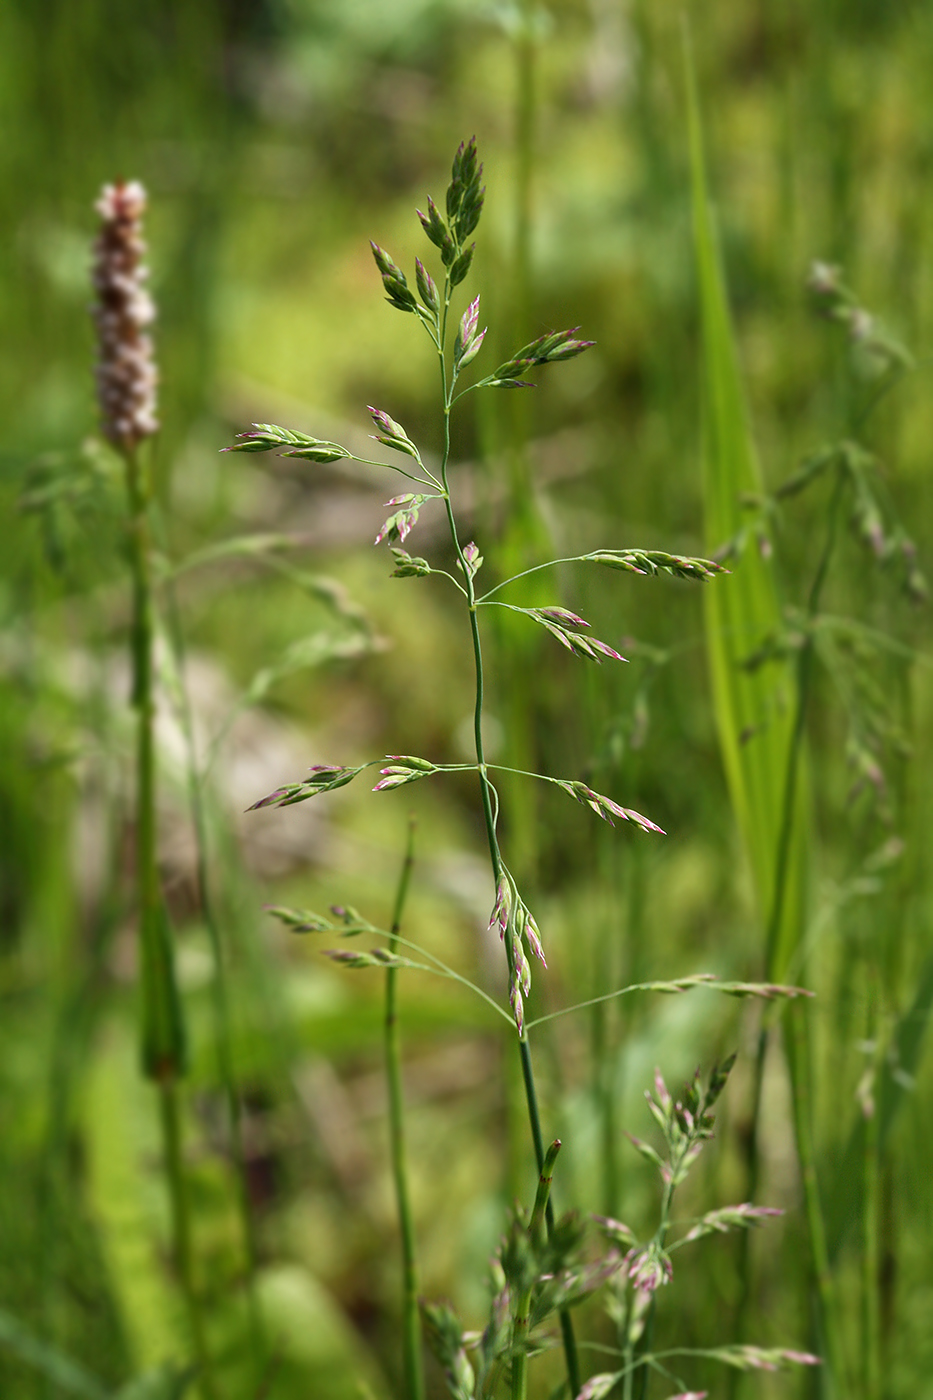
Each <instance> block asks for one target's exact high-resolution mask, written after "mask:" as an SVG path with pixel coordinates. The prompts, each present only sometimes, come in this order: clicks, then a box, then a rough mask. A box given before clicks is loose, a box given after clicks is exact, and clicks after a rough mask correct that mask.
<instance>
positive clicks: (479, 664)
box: [437, 272, 580, 1395]
mask: <svg viewBox="0 0 933 1400" xmlns="http://www.w3.org/2000/svg"><path fill="white" fill-rule="evenodd" d="M451 291H452V287H451V282H450V273H449V272H448V274H447V277H446V279H445V287H444V310H443V313H442V320H441V330H440V335H439V338H438V342H437V346H438V361H439V369H440V377H441V394H442V401H443V405H444V448H443V454H442V457H441V480H442V482H443V488H444V494H443V500H444V507H445V510H446V513H447V524H448V528H449V530H450V538H451V542H452V544H453V547H454V551H455V553H456V556H457V559H458V562H459V564H460V569H461V572H462V573H463V577H464V579H465V581H466V590H467V608H468V611H469V617H470V637H471V640H472V643H473V661H474V672H475V699H474V707H473V741H474V746H475V751H476V763H477V768H478V770H479V785H480V799H481V802H482V807H483V819H484V823H485V827H486V840H487V843H488V846H489V859H490V864H491V867H492V875H493V883H494V885H495V886H496V887H498V884H499V880H500V878H501V876H502V856H501V854H500V851H499V842H498V838H497V835H496V814H495V813H494V810H493V806H494V799H495V789H494V788H493V786H492V783H491V782H490V781H489V777H488V773H487V766H486V754H485V748H484V744H483V703H484V692H485V677H484V672H483V649H482V643H481V639H480V631H479V619H478V617H477V614H476V591H475V588H474V580H473V571H472V569H471V568H470V565H469V562H468V561H467V558H466V556H465V554H464V552H463V548H462V546H461V544H460V539H459V536H458V533H457V521H456V517H455V516H454V511H453V506H452V504H451V500H450V489H449V486H448V481H447V468H448V463H449V459H450V410H451V389H452V386H450V387H448V379H447V363H446V360H445V357H444V343H445V331H446V324H447V316H448V311H449V307H450V296H451ZM495 806H496V807H498V801H497V800H495ZM505 952H506V960H507V964H508V973H509V979H510V984H511V980H512V979H513V978H514V975H515V967H514V958H513V954H512V949H511V945H510V942H509V940H508V939H506V940H505ZM518 1048H519V1057H520V1060H521V1067H522V1082H523V1084H524V1087H525V1104H526V1108H527V1112H528V1124H529V1129H530V1132H531V1140H532V1144H533V1146H534V1153H535V1163H536V1165H537V1169H538V1172H539V1173H540V1172H541V1171H542V1170H543V1167H544V1139H543V1134H542V1132H541V1118H540V1114H539V1111H538V1097H537V1091H536V1088H535V1079H534V1069H533V1066H532V1062H531V1047H530V1046H529V1044H528V1036H527V1031H524V1030H523V1031H522V1032H520V1034H519V1037H518ZM545 1218H546V1223H547V1229H548V1234H549V1235H550V1234H551V1232H552V1231H553V1228H554V1209H553V1205H552V1204H551V1200H550V1197H548V1202H547V1210H546V1217H545ZM560 1328H561V1338H562V1341H563V1347H564V1357H565V1361H566V1366H567V1379H568V1382H569V1384H570V1392H571V1394H572V1395H576V1394H577V1393H578V1391H579V1389H580V1368H579V1363H578V1361H577V1352H576V1342H575V1339H574V1333H573V1323H572V1321H571V1318H570V1314H569V1312H567V1311H566V1310H562V1311H561V1313H560Z"/></svg>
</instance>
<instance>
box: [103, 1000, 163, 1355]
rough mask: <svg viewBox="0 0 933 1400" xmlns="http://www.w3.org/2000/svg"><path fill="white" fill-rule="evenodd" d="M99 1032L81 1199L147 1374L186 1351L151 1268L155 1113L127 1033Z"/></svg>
mask: <svg viewBox="0 0 933 1400" xmlns="http://www.w3.org/2000/svg"><path fill="white" fill-rule="evenodd" d="M106 1030H107V1034H106V1035H105V1036H104V1037H102V1039H101V1042H100V1049H99V1052H98V1053H97V1055H96V1057H95V1059H94V1061H93V1063H92V1064H91V1065H89V1066H88V1075H87V1088H86V1094H85V1099H84V1104H85V1114H84V1141H85V1145H86V1151H87V1191H88V1199H89V1205H90V1208H91V1212H92V1214H93V1216H94V1219H95V1221H96V1224H97V1228H98V1233H99V1238H100V1243H101V1251H102V1254H103V1257H104V1260H105V1262H106V1265H107V1272H108V1275H109V1278H110V1283H111V1287H112V1289H113V1293H114V1298H115V1301H116V1304H117V1307H118V1309H119V1313H120V1317H121V1321H122V1324H123V1329H124V1332H125V1335H126V1339H127V1343H128V1345H129V1349H130V1352H131V1355H132V1358H133V1360H134V1361H135V1363H136V1364H137V1365H138V1366H140V1367H141V1368H145V1369H154V1368H156V1367H158V1366H161V1365H164V1364H165V1362H166V1361H167V1360H168V1359H169V1358H172V1357H182V1356H184V1355H185V1352H186V1350H187V1347H186V1345H185V1342H184V1332H183V1327H182V1324H181V1317H180V1314H179V1311H178V1302H177V1300H176V1298H175V1297H174V1296H173V1290H172V1285H171V1283H170V1280H169V1278H168V1275H167V1273H165V1272H164V1271H163V1270H162V1268H161V1267H160V1262H159V1261H160V1257H161V1256H162V1253H163V1250H164V1248H165V1243H166V1239H167V1236H168V1201H167V1195H166V1188H165V1183H164V1181H163V1180H161V1179H160V1176H159V1172H158V1169H157V1166H155V1165H152V1164H157V1163H158V1158H159V1154H158V1147H157V1140H158V1128H157V1118H156V1110H155V1105H154V1102H153V1095H152V1092H151V1090H148V1089H147V1088H146V1087H145V1086H144V1085H143V1084H142V1083H141V1081H140V1079H139V1072H138V1063H137V1057H136V1053H135V1049H134V1044H133V1036H132V1034H131V1033H130V1032H129V1031H128V1030H127V1029H126V1028H124V1027H123V1026H121V1025H119V1024H117V1023H116V1022H112V1023H111V1024H110V1025H109V1026H108V1027H107V1028H106ZM147 1165H148V1166H151V1168H152V1169H151V1170H149V1169H146V1168H147Z"/></svg>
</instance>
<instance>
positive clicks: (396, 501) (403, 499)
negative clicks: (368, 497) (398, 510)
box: [385, 491, 412, 506]
mask: <svg viewBox="0 0 933 1400" xmlns="http://www.w3.org/2000/svg"><path fill="white" fill-rule="evenodd" d="M411 499H412V494H411V492H410V491H406V492H405V494H404V496H393V497H392V499H391V501H386V502H385V504H386V505H387V506H403V505H405V504H407V502H408V501H410V500H411Z"/></svg>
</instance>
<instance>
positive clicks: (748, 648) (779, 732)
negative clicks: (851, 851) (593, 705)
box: [686, 49, 807, 978]
mask: <svg viewBox="0 0 933 1400" xmlns="http://www.w3.org/2000/svg"><path fill="white" fill-rule="evenodd" d="M686 69H687V86H688V96H689V132H690V163H691V173H692V187H693V233H694V245H695V251H696V260H697V279H698V290H699V301H700V327H701V342H702V352H703V353H702V386H701V400H702V412H703V431H702V476H703V503H704V517H705V520H704V534H705V543H706V546H707V548H709V549H710V550H711V551H715V550H717V549H719V548H720V547H721V546H722V545H723V544H725V543H726V542H728V541H731V540H735V539H736V538H738V537H740V536H741V535H742V527H743V507H742V498H743V497H748V496H752V497H760V496H761V494H762V483H761V474H760V471H759V467H758V461H757V458H756V454H755V448H754V444H753V441H752V436H751V431H750V428H749V423H748V413H747V408H746V403H745V393H744V389H743V385H742V376H741V372H740V369H739V354H738V346H737V343H736V337H735V333H734V330H733V326H732V319H731V315H730V310H729V302H728V293H727V287H726V280H725V274H724V271H723V267H722V259H721V255H720V250H719V245H718V240H717V234H716V227H715V222H714V218H713V213H712V210H711V208H710V203H709V193H708V188H707V181H706V169H705V162H704V155H703V142H702V131H701V126H700V114H699V105H698V101H697V94H696V87H695V83H694V78H693V70H692V66H691V61H690V54H689V49H688V51H687V55H686ZM732 569H733V572H732V575H731V577H728V578H720V579H719V580H718V581H717V584H716V587H715V588H709V589H706V590H704V594H703V605H704V616H705V621H706V640H707V653H708V656H709V665H710V672H711V677H712V687H713V700H714V706H715V714H716V725H717V729H718V732H719V743H720V747H721V749H722V754H723V762H724V765H725V769H726V776H727V780H728V784H729V792H730V795H731V798H732V803H733V807H734V809H735V813H736V817H737V820H738V824H739V827H740V830H741V833H742V838H743V842H744V844H745V848H746V850H747V852H748V856H749V859H750V862H751V866H752V871H753V875H754V881H755V888H756V892H757V897H758V903H759V908H760V911H761V915H762V919H763V921H764V922H765V923H767V922H768V920H769V919H770V917H771V911H772V907H773V903H774V898H775V877H776V871H777V866H778V863H779V862H778V855H777V853H778V849H779V841H780V832H781V824H782V811H783V808H784V793H785V786H786V774H787V755H788V752H789V749H790V744H791V734H792V725H793V711H794V685H793V678H792V673H791V670H790V666H789V663H788V662H787V661H783V662H780V663H776V664H774V665H771V666H768V667H765V668H762V669H761V670H759V671H754V672H750V671H748V670H747V669H746V668H744V667H743V666H742V662H743V660H744V659H745V658H746V657H747V656H748V655H749V654H751V653H752V652H754V651H755V649H756V648H757V647H759V646H760V645H761V643H762V640H763V639H764V638H765V637H766V636H768V635H769V634H771V633H774V632H776V631H777V630H778V629H779V628H780V626H781V611H780V606H779V600H778V591H777V586H776V582H775V577H774V570H773V566H772V563H771V559H770V558H769V557H767V555H766V552H763V551H760V550H757V549H755V548H754V547H752V546H751V544H747V545H746V547H745V548H744V549H743V551H742V553H741V555H740V557H738V558H736V559H735V560H734V562H733V564H732ZM805 792H806V784H805V783H802V782H800V783H798V785H797V796H796V801H795V804H794V810H793V814H792V820H791V827H790V836H789V845H788V852H787V859H786V863H785V872H784V894H783V901H782V910H781V919H780V923H779V926H778V927H777V928H776V930H775V936H774V938H773V939H772V944H771V947H770V949H769V957H768V964H767V967H766V969H765V970H766V973H767V976H768V977H773V978H779V977H780V975H781V973H782V972H783V971H784V970H785V969H786V967H787V962H788V958H789V956H790V954H791V952H792V950H793V946H794V943H795V941H796V939H797V937H798V934H799V930H800V929H801V928H802V926H803V919H802V917H801V914H802V910H803V904H804V900H805V895H806V866H807V862H806V810H807V804H806V796H805Z"/></svg>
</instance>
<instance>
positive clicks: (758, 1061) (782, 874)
mask: <svg viewBox="0 0 933 1400" xmlns="http://www.w3.org/2000/svg"><path fill="white" fill-rule="evenodd" d="M844 488H845V473H844V471H843V469H842V465H841V464H840V465H839V466H838V467H837V470H836V479H835V482H834V484H833V488H832V493H831V495H830V500H829V506H828V509H827V523H826V539H825V542H824V546H823V552H822V554H821V556H820V559H819V563H818V565H817V569H816V573H815V575H814V578H813V582H812V584H811V586H810V593H809V597H808V599H807V612H806V617H807V622H808V623H809V624H812V623H813V622H814V621H815V619H816V617H817V614H818V613H819V608H820V601H821V599H822V594H823V588H824V585H825V583H826V577H827V573H828V571H829V566H830V562H831V560H832V556H833V553H834V550H835V546H836V536H837V530H838V523H839V513H840V507H841V504H842V496H843V491H844ZM812 678H813V633H812V626H810V627H807V628H805V635H804V638H803V642H802V645H801V647H800V651H799V653H798V658H797V676H796V681H797V683H796V694H795V708H794V720H793V726H792V728H791V734H790V741H789V745H788V751H787V768H786V773H785V777H784V795H783V801H782V804H781V820H780V826H779V828H778V842H777V850H776V852H775V860H774V885H773V895H772V904H771V911H770V914H769V917H768V924H767V930H766V942H765V975H766V976H768V977H770V976H773V975H774V974H775V965H776V962H777V956H778V942H779V938H780V931H781V927H782V924H783V922H784V912H785V898H786V891H787V885H788V864H789V861H790V858H791V851H792V849H793V842H794V839H795V826H796V820H795V814H796V813H797V812H798V810H799V802H798V776H799V773H800V767H801V763H802V761H803V748H804V741H805V738H806V729H807V718H808V711H809V703H810V691H811V685H812ZM803 972H804V969H803V968H802V967H801V968H800V969H799V975H801V976H802V975H803ZM795 1014H798V1013H795ZM805 1014H806V1013H805V1012H803V1011H801V1012H799V1015H805ZM785 1026H786V1027H787V1031H788V1041H787V1053H788V1057H789V1063H790V1066H791V1076H792V1080H793V1082H794V1083H795V1085H796V1086H797V1088H796V1090H795V1093H796V1092H799V1093H800V1094H801V1095H802V1096H803V1097H805V1098H806V1100H807V1102H809V1100H810V1097H811V1095H812V1082H811V1080H810V1074H811V1063H810V1056H809V1052H808V1046H807V1043H805V1040H804V1038H803V1037H802V1035H801V1033H800V1031H799V1028H798V1027H797V1026H796V1024H795V1025H794V1027H792V1028H791V1027H788V1026H787V1022H786V1021H785ZM769 1030H770V1027H769V1025H768V1018H767V1017H765V1020H764V1024H763V1025H762V1029H761V1031H760V1032H759V1036H758V1050H757V1054H756V1057H755V1073H754V1082H753V1088H752V1114H751V1123H750V1130H749V1141H748V1151H747V1162H746V1169H747V1173H748V1199H749V1200H754V1199H755V1198H756V1192H757V1188H758V1177H759V1171H760V1146H761V1144H760V1131H759V1130H760V1123H761V1108H762V1094H763V1086H764V1071H765V1061H766V1058H767V1049H768V1039H769ZM794 1108H795V1116H794V1123H795V1130H796V1134H797V1151H798V1155H799V1157H800V1168H801V1179H802V1182H803V1189H804V1196H805V1199H806V1213H807V1225H808V1230H809V1236H810V1250H811V1257H812V1262H813V1272H814V1278H815V1280H816V1285H817V1292H818V1295H819V1298H820V1305H821V1312H822V1325H823V1330H824V1335H825V1337H826V1347H827V1353H828V1355H829V1359H830V1365H831V1369H832V1370H833V1373H834V1376H835V1382H836V1384H839V1383H841V1372H839V1370H838V1363H839V1362H840V1361H841V1357H842V1350H841V1342H840V1338H839V1327H838V1318H837V1316H836V1313H837V1309H836V1303H835V1296H834V1290H833V1287H832V1284H831V1278H830V1271H829V1260H828V1256H827V1254H826V1226H825V1222H824V1220H823V1208H822V1204H821V1201H820V1196H819V1185H818V1182H817V1179H816V1166H815V1161H814V1157H813V1137H812V1122H811V1120H810V1117H809V1110H808V1109H807V1110H804V1109H803V1108H802V1107H801V1105H800V1104H799V1103H798V1102H797V1100H796V1097H795V1104H794ZM739 1277H740V1280H741V1297H740V1305H739V1314H738V1319H737V1323H738V1333H737V1335H738V1336H739V1337H740V1338H741V1337H744V1332H745V1316H746V1310H747V1307H748V1301H749V1295H750V1291H751V1287H750V1285H751V1252H750V1236H749V1235H747V1234H746V1235H744V1236H743V1237H742V1239H741V1242H740V1249H739Z"/></svg>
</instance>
